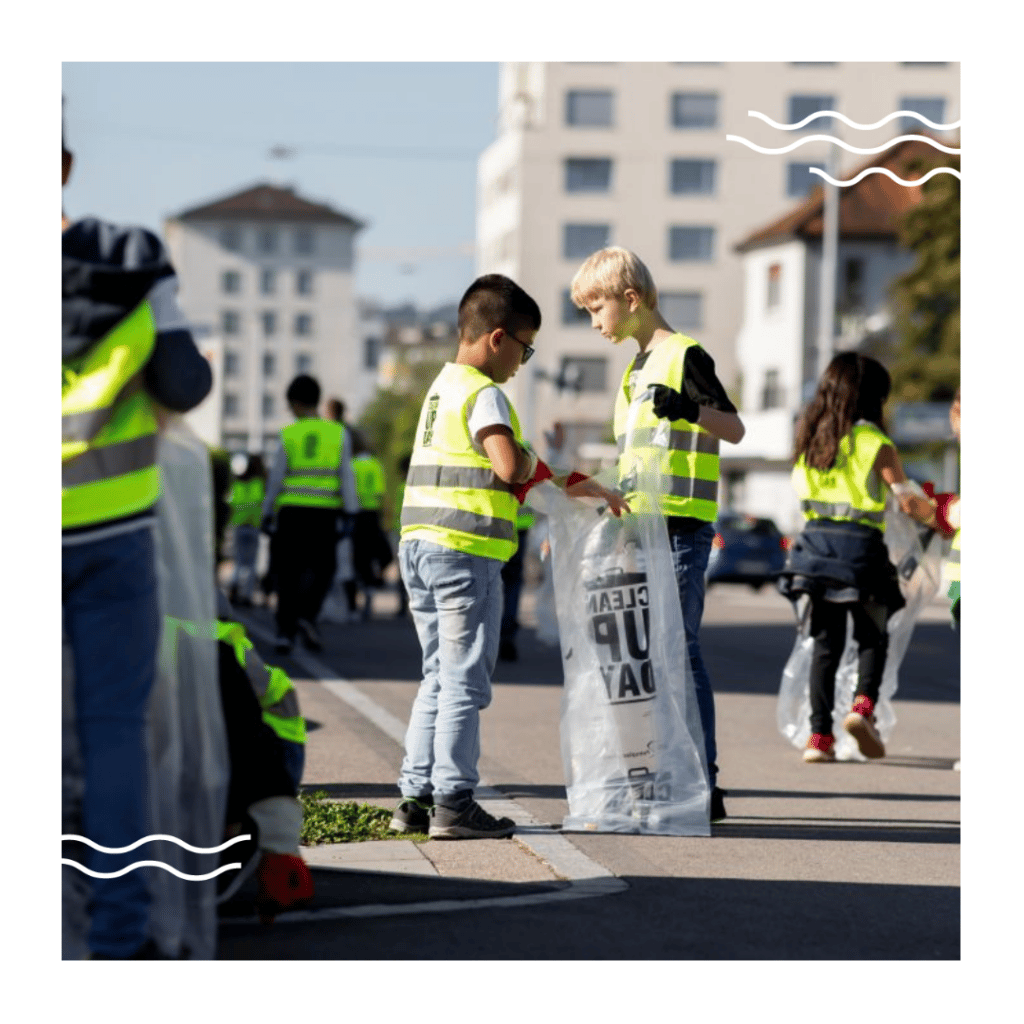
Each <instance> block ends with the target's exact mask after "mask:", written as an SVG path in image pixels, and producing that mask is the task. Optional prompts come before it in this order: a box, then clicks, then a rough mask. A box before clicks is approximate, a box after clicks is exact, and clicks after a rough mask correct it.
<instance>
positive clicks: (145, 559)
mask: <svg viewBox="0 0 1024 1024" xmlns="http://www.w3.org/2000/svg"><path fill="white" fill-rule="evenodd" d="M61 576H62V597H63V610H64V626H65V629H66V631H67V635H68V639H69V641H70V644H71V648H72V651H73V656H74V671H75V689H74V693H75V721H76V724H77V731H78V743H79V748H80V752H81V758H82V775H83V781H84V783H85V791H84V794H83V798H82V834H83V835H84V836H86V837H87V838H89V839H91V840H93V841H94V842H96V843H100V844H101V845H102V846H127V845H129V844H130V843H134V842H135V841H136V840H137V839H141V838H143V836H147V835H149V834H150V828H149V821H150V818H149V759H148V755H147V748H146V710H147V705H148V701H149V695H150V691H151V690H152V688H153V683H154V681H155V679H156V660H157V644H158V642H159V635H160V620H159V611H158V606H157V581H156V561H155V546H154V539H153V533H152V531H151V529H150V528H149V527H143V528H141V529H138V530H133V531H131V532H129V533H125V534H121V535H120V536H116V537H111V538H109V539H107V540H101V541H93V542H91V543H85V544H79V545H67V546H65V547H64V548H63V560H62V572H61ZM76 845H78V844H76ZM152 858H153V855H152V853H147V848H146V847H145V846H142V847H138V848H136V849H135V850H132V851H131V852H129V853H122V854H108V853H100V852H98V851H95V850H92V849H91V848H90V850H89V854H88V855H87V860H86V866H87V867H89V868H91V869H92V870H94V871H102V872H110V871H117V870H118V869H120V868H123V867H125V866H127V865H128V864H131V863H132V862H133V861H136V860H148V859H152ZM149 870H150V869H148V868H136V869H135V870H134V871H129V872H128V873H127V874H125V875H122V876H121V877H120V878H107V879H102V878H94V879H91V880H90V881H91V884H92V896H93V900H92V906H91V913H92V924H91V927H90V932H89V948H90V949H91V950H92V952H94V953H104V954H106V955H108V956H115V957H122V956H127V955H130V954H131V953H133V952H135V950H137V949H138V948H139V946H141V945H142V944H143V943H144V942H145V941H146V939H147V938H148V930H147V925H148V920H149V904H150V894H149V888H148V886H147V884H146V874H147V872H148V871H149Z"/></svg>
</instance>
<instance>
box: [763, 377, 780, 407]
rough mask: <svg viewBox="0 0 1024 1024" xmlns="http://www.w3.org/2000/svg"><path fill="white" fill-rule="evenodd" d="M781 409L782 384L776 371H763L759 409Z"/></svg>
mask: <svg viewBox="0 0 1024 1024" xmlns="http://www.w3.org/2000/svg"><path fill="white" fill-rule="evenodd" d="M781 407H782V384H781V383H780V382H779V371H778V370H765V371H764V385H763V386H762V388H761V408H762V409H779V408H781Z"/></svg>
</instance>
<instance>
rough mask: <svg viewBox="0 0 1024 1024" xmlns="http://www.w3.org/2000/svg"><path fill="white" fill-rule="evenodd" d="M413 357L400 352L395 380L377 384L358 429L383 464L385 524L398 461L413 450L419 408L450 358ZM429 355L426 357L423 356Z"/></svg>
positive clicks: (389, 515)
mask: <svg viewBox="0 0 1024 1024" xmlns="http://www.w3.org/2000/svg"><path fill="white" fill-rule="evenodd" d="M417 355H418V356H421V358H416V359H410V358H409V357H408V356H406V355H405V353H404V352H400V353H399V356H398V363H397V366H396V369H395V373H394V378H393V382H392V384H391V385H390V386H389V387H386V388H381V387H378V388H377V392H376V394H375V395H374V397H373V399H372V401H371V402H370V404H369V405H368V406H367V407H366V409H365V410H364V411H363V414H362V416H361V417H360V418H359V430H360V433H362V435H363V437H364V438H365V439H366V442H367V444H368V445H369V447H370V450H371V451H372V452H373V453H374V454H375V455H376V456H377V458H378V459H380V462H381V465H382V466H383V467H384V480H385V482H386V484H387V494H386V497H385V500H384V508H383V510H382V511H383V516H382V521H383V522H384V524H385V526H387V525H388V524H390V523H391V522H393V521H394V516H395V512H396V509H395V508H394V501H395V493H396V488H397V486H398V484H399V482H400V481H401V479H402V474H401V472H400V471H399V463H400V462H401V461H402V459H403V458H404V457H405V456H407V455H409V454H411V452H412V446H413V441H414V439H415V437H416V424H417V423H419V418H420V409H421V408H422V406H423V401H424V399H425V398H426V397H427V389H428V388H429V387H430V385H431V384H432V383H433V381H434V378H435V377H436V376H437V375H438V373H439V372H440V370H441V367H442V366H443V365H444V363H445V359H446V358H447V357H446V356H445V355H441V354H437V355H426V353H423V352H419V353H417ZM424 355H426V358H422V356H424Z"/></svg>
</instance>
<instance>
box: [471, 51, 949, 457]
mask: <svg viewBox="0 0 1024 1024" xmlns="http://www.w3.org/2000/svg"><path fill="white" fill-rule="evenodd" d="M749 110H755V111H759V112H760V113H762V114H765V115H767V116H768V117H770V118H772V119H773V120H774V121H776V122H778V123H780V124H790V123H796V122H798V121H801V120H803V119H804V118H805V117H806V116H807V115H808V114H810V113H812V112H814V111H818V110H835V111H836V112H837V113H840V114H843V115H845V116H846V117H848V118H850V119H851V120H853V121H855V122H859V123H862V124H873V123H875V122H878V121H880V120H882V119H883V118H885V117H886V116H887V115H889V114H891V113H894V112H896V111H899V110H913V111H916V112H918V113H920V114H922V115H924V116H926V117H928V118H929V120H931V121H933V122H935V123H943V124H944V123H950V122H954V121H958V120H959V117H960V69H959V65H958V64H955V63H930V64H926V63H916V64H909V63H896V62H892V63H832V64H810V63H807V64H797V63H778V64H770V63H703V64H701V63H676V64H669V63H653V62H652V63H539V62H536V63H505V64H502V65H501V70H500V87H499V128H498V137H497V139H496V140H495V141H494V142H493V143H492V144H491V145H490V146H489V147H488V148H487V149H486V150H485V152H484V153H483V154H482V155H481V158H480V161H479V166H478V195H477V210H478V215H477V252H478V267H477V269H478V272H479V273H492V272H497V273H504V274H507V275H509V276H510V277H512V278H514V279H515V280H516V281H518V282H519V283H520V284H521V285H523V287H524V288H526V290H527V291H528V292H529V293H530V294H531V295H533V296H534V297H535V298H536V299H537V301H538V303H539V304H540V307H541V311H542V314H543V317H544V324H543V327H542V329H541V333H540V336H539V337H538V350H537V355H536V357H535V359H534V360H533V362H531V363H530V365H529V367H527V369H526V370H523V371H521V372H520V373H519V374H517V376H516V377H515V378H514V379H513V380H512V381H511V382H510V383H509V385H508V391H509V393H510V395H511V396H512V398H513V402H514V403H515V405H516V408H517V410H518V411H519V412H520V415H521V419H522V421H523V425H524V429H525V431H526V432H527V434H528V436H530V437H533V438H534V439H537V438H539V437H540V436H541V432H542V430H545V429H547V428H548V427H549V426H550V425H551V423H553V422H554V421H555V420H562V421H563V422H564V423H565V424H566V426H567V427H568V428H569V429H568V435H569V436H568V446H569V448H570V450H576V449H577V448H578V446H579V445H580V444H581V443H585V442H595V441H600V440H602V439H604V438H605V437H606V436H607V434H608V427H609V423H610V419H611V411H612V406H613V397H614V392H615V388H616V387H617V386H618V384H619V381H620V379H621V376H622V372H623V370H624V369H625V366H626V364H627V363H628V361H629V359H630V358H631V357H632V355H633V353H634V352H635V346H633V345H632V343H627V344H626V345H623V346H621V347H619V348H613V347H612V346H610V345H609V343H608V342H606V341H605V340H604V339H603V338H601V336H600V335H599V334H597V333H596V332H595V331H593V330H592V329H591V328H590V319H589V317H588V316H580V315H579V314H578V312H577V311H576V310H575V309H574V308H573V307H572V304H571V303H570V302H569V301H568V289H569V283H570V281H571V280H572V276H573V274H574V273H575V271H576V269H577V268H578V267H579V265H580V264H581V263H582V262H583V260H584V259H585V258H586V256H587V255H589V254H590V253H591V252H593V251H594V250H596V249H599V248H601V247H603V246H605V245H623V246H625V247H627V248H629V249H633V250H634V251H636V252H637V253H638V254H639V255H640V256H641V258H642V259H643V260H644V262H645V263H646V264H647V265H648V266H649V267H650V269H651V272H652V273H653V275H654V278H655V281H656V283H657V285H658V288H659V294H660V304H661V306H662V311H663V312H664V314H665V316H666V318H667V319H668V320H669V322H670V323H671V324H672V325H673V326H674V327H676V328H678V329H679V330H682V331H684V332H685V333H687V334H690V335H691V336H693V337H695V338H697V340H698V341H700V342H701V343H702V344H703V345H704V347H705V348H707V349H708V350H709V351H710V352H711V354H712V355H713V356H714V358H715V361H716V364H717V367H718V371H719V376H720V378H721V380H722V382H723V384H724V385H725V386H726V388H727V389H728V390H729V391H730V393H731V394H732V395H733V397H734V400H737V401H738V402H739V400H740V396H741V392H745V393H747V392H749V383H748V384H747V386H744V384H743V373H741V371H743V367H742V366H741V364H740V355H739V353H738V351H737V337H738V335H739V333H740V328H741V325H742V322H743V316H744V298H743V267H742V263H741V259H740V256H739V254H738V253H737V252H735V251H734V246H735V245H736V244H737V243H739V242H740V241H741V240H742V239H744V238H745V237H746V236H747V235H749V234H750V232H751V231H752V230H754V229H755V228H756V227H758V226H760V225H763V224H765V223H767V222H769V221H770V220H772V219H773V218H775V217H778V216H779V215H780V214H781V213H782V212H783V211H785V210H786V209H788V208H791V207H792V206H793V205H794V203H796V202H799V201H800V200H801V199H803V198H804V197H806V195H807V194H808V193H809V192H810V189H811V188H812V187H813V185H815V184H818V183H820V179H818V178H817V177H815V176H814V175H812V174H811V173H810V172H809V166H810V165H811V164H814V165H817V166H819V167H822V168H824V167H825V163H826V159H827V155H828V152H829V151H830V150H832V151H834V152H835V153H836V154H837V156H838V163H837V170H838V171H840V172H845V171H847V170H849V169H850V168H852V167H855V166H858V165H860V164H862V163H863V162H864V161H865V160H866V159H867V157H866V156H865V154H863V153H850V152H846V151H845V150H840V149H839V148H838V147H836V146H835V145H834V144H832V143H828V142H822V141H809V142H805V143H804V144H802V145H801V146H799V148H797V149H795V150H793V151H791V152H789V153H785V154H763V153H759V152H756V151H754V150H753V149H750V148H748V147H747V146H746V145H744V144H742V143H740V142H736V141H730V140H727V139H726V136H727V135H735V136H741V137H743V138H745V139H747V140H748V141H749V142H751V143H753V144H756V145H759V146H761V147H764V148H771V149H778V148H782V147H786V146H789V145H792V144H793V143H794V142H796V141H798V140H799V139H801V138H807V137H808V136H810V135H824V134H828V135H830V136H832V137H838V138H841V139H842V140H843V141H845V142H846V143H848V144H850V145H852V146H856V147H859V148H861V149H864V148H870V147H876V146H880V145H882V144H884V143H886V142H888V141H890V140H891V139H893V138H894V137H895V136H896V135H899V134H905V133H907V132H910V131H913V130H914V129H913V128H911V127H910V124H913V125H915V126H916V127H917V128H919V129H920V128H924V127H926V126H923V125H921V124H920V122H917V121H912V122H910V123H909V124H908V125H906V126H905V125H904V124H903V123H902V120H901V119H898V120H894V121H890V122H888V123H887V124H885V125H882V126H880V127H879V128H877V129H872V130H861V129H856V128H852V127H850V126H848V125H846V124H843V123H842V122H840V121H839V120H838V119H836V118H833V119H830V120H831V121H832V123H831V124H830V125H829V124H826V123H824V122H823V119H816V120H813V121H811V122H810V123H809V124H808V125H807V126H806V128H805V129H803V130H802V131H786V130H781V129H779V128H775V127H772V126H771V125H769V124H767V123H765V122H764V121H762V120H760V119H757V118H754V117H750V116H748V113H747V112H748V111H749ZM942 137H945V136H942ZM570 383H572V384H575V385H576V386H577V388H578V389H579V390H574V389H572V388H568V387H566V386H565V385H566V384H570ZM559 384H561V385H562V386H561V387H559ZM741 411H742V410H741ZM725 447H726V448H728V446H725ZM723 454H725V452H723Z"/></svg>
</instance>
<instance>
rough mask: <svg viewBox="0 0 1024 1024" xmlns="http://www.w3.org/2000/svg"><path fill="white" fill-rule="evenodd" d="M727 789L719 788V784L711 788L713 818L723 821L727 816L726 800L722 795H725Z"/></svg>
mask: <svg viewBox="0 0 1024 1024" xmlns="http://www.w3.org/2000/svg"><path fill="white" fill-rule="evenodd" d="M725 793H726V791H725V790H724V789H719V788H718V787H717V786H715V788H714V789H713V790H711V820H712V821H721V820H722V819H723V818H724V817H725V816H726V814H725V801H724V800H723V799H722V797H724V796H725Z"/></svg>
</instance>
